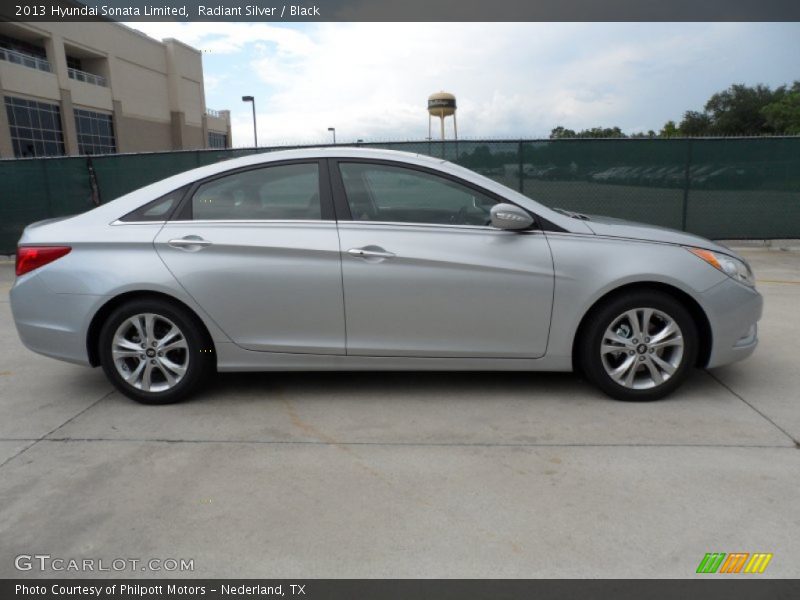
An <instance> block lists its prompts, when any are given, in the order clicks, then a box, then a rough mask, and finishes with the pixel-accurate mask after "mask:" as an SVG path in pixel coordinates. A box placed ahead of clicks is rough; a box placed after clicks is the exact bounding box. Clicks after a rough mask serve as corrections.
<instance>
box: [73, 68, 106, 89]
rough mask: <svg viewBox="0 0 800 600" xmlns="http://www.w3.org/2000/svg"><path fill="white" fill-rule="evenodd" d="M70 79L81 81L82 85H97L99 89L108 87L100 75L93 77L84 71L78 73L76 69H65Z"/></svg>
mask: <svg viewBox="0 0 800 600" xmlns="http://www.w3.org/2000/svg"><path fill="white" fill-rule="evenodd" d="M67 73H68V74H69V78H70V79H74V80H75V81H83V82H84V83H91V84H92V85H99V86H100V87H108V81H106V78H105V77H103V76H102V75H95V74H94V73H87V72H86V71H79V70H78V69H73V68H71V67H70V68H69V69H67Z"/></svg>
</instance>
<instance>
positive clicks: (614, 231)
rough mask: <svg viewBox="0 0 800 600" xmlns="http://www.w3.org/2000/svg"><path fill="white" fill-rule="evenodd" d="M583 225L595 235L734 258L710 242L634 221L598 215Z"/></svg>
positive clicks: (720, 246)
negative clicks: (685, 247) (695, 248)
mask: <svg viewBox="0 0 800 600" xmlns="http://www.w3.org/2000/svg"><path fill="white" fill-rule="evenodd" d="M584 223H585V224H586V225H587V226H588V227H589V229H591V230H592V232H594V234H595V235H603V236H609V237H618V238H627V239H631V240H644V241H648V242H659V243H664V244H679V245H681V246H695V247H697V248H705V249H706V250H713V251H716V252H723V253H724V254H731V255H733V256H736V254H735V253H734V252H732V251H731V250H730V249H729V248H726V247H725V246H722V245H720V244H717V243H716V242H712V241H711V240H709V239H706V238H704V237H701V236H699V235H695V234H693V233H687V232H685V231H678V230H677V229H670V228H668V227H659V226H658V225H648V224H646V223H636V222H634V221H625V220H624V219H615V218H612V217H604V216H599V215H591V216H589V220H587V221H584ZM737 258H738V257H737Z"/></svg>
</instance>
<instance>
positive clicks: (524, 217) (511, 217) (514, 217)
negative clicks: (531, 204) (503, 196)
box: [491, 204, 533, 230]
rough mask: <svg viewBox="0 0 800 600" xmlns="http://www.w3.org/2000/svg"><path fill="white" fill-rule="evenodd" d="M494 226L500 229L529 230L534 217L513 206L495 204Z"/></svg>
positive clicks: (493, 209) (492, 212) (493, 211)
mask: <svg viewBox="0 0 800 600" xmlns="http://www.w3.org/2000/svg"><path fill="white" fill-rule="evenodd" d="M491 215H492V226H493V227H497V228H498V229H509V230H515V229H528V228H529V227H530V226H531V225H533V217H532V216H530V215H529V214H528V213H527V212H525V211H524V210H522V209H521V208H520V207H519V206H514V205H513V204H495V205H494V206H493V207H492V211H491Z"/></svg>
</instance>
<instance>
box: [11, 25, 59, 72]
mask: <svg viewBox="0 0 800 600" xmlns="http://www.w3.org/2000/svg"><path fill="white" fill-rule="evenodd" d="M0 60H5V61H8V62H11V63H14V64H17V65H22V66H25V67H29V68H31V69H39V70H40V71H47V72H50V70H51V69H50V63H49V62H47V53H46V52H45V50H44V48H42V47H41V46H36V45H35V44H29V43H28V42H24V41H22V40H16V39H14V38H10V37H8V36H6V35H2V34H0Z"/></svg>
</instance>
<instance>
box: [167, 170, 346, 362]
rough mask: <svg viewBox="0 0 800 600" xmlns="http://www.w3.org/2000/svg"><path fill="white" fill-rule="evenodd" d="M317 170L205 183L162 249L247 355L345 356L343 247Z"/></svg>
mask: <svg viewBox="0 0 800 600" xmlns="http://www.w3.org/2000/svg"><path fill="white" fill-rule="evenodd" d="M326 169H327V164H326V163H325V162H322V163H321V164H320V163H319V161H316V160H312V161H298V162H288V163H279V164H276V163H272V164H269V165H261V166H258V167H256V168H248V169H243V170H238V171H235V172H228V173H224V174H222V175H219V176H216V177H214V178H213V179H210V180H207V181H204V182H201V183H200V184H199V185H196V186H195V187H194V188H193V191H192V192H191V197H190V198H188V200H186V201H185V204H184V206H183V208H182V209H181V210H180V214H179V218H178V219H176V220H172V221H169V222H167V224H166V225H165V226H164V228H163V229H162V230H161V232H160V233H159V234H158V236H157V237H156V240H155V245H156V250H157V251H158V254H159V255H160V256H161V258H162V259H163V261H164V263H165V264H166V265H167V267H168V268H169V269H170V271H172V273H173V274H174V275H175V277H176V278H177V280H178V281H179V282H180V284H181V285H182V286H183V287H184V288H185V289H186V291H187V292H188V293H189V294H190V295H191V296H192V297H193V298H194V299H195V300H196V301H197V302H198V304H200V306H202V307H203V309H204V310H205V311H206V312H207V314H208V315H209V316H210V317H211V318H212V319H213V320H214V322H216V323H217V325H219V327H220V328H221V329H222V330H223V331H225V333H226V334H227V335H228V336H230V338H231V339H232V340H233V341H234V342H235V343H236V344H238V345H240V346H242V347H243V348H247V349H250V350H260V351H271V352H296V353H314V354H344V353H345V342H344V335H345V332H344V306H343V301H342V278H341V264H340V257H339V239H338V235H337V231H336V223H335V221H334V219H333V209H332V206H331V200H330V191H329V186H328V177H327V170H326Z"/></svg>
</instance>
